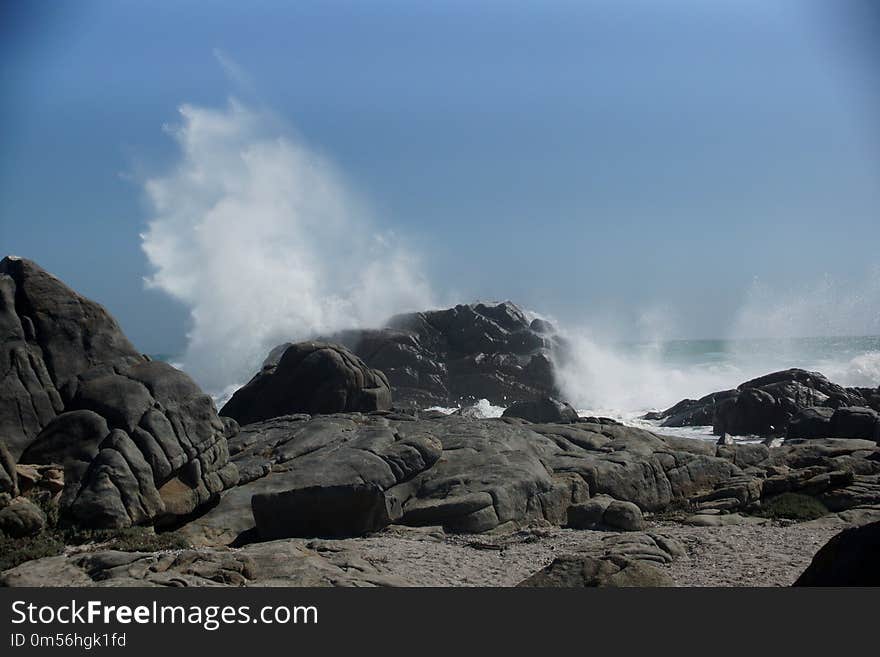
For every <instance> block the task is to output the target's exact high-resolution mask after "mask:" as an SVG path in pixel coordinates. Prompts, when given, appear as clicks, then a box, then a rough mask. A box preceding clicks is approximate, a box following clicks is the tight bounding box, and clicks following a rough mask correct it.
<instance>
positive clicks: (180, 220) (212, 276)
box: [141, 101, 434, 394]
mask: <svg viewBox="0 0 880 657" xmlns="http://www.w3.org/2000/svg"><path fill="white" fill-rule="evenodd" d="M180 115H181V124H180V125H179V126H177V127H173V128H170V129H168V132H169V133H170V134H171V135H172V136H173V138H174V139H175V141H176V143H177V145H178V147H179V159H178V161H177V162H176V164H175V165H174V166H173V167H172V168H171V169H170V170H169V171H167V172H166V173H165V174H163V175H161V176H157V177H155V178H152V179H150V180H147V181H145V182H144V188H145V191H146V194H147V198H148V201H149V203H150V206H151V208H152V217H151V218H150V220H149V222H148V227H147V230H146V231H145V232H144V233H143V235H142V236H141V237H142V246H143V249H144V252H145V253H146V255H147V258H148V259H149V262H150V264H151V266H152V267H153V275H152V276H151V277H150V278H149V280H148V284H149V285H150V286H152V287H155V288H158V289H161V290H163V291H165V292H167V293H168V294H170V295H172V296H173V297H175V298H177V299H179V300H180V301H182V302H183V303H185V304H186V305H187V306H189V308H190V312H191V318H192V327H191V329H190V331H189V334H188V345H187V349H186V352H185V354H184V355H183V357H182V361H183V362H182V364H183V366H184V368H185V369H186V371H187V372H189V373H190V374H191V375H192V376H193V377H194V378H195V379H196V380H197V381H198V382H199V383H200V384H201V385H202V386H203V387H204V388H206V389H207V390H209V391H212V392H214V393H215V394H221V393H222V391H223V390H224V389H225V388H226V387H227V386H229V384H230V382H232V381H241V380H246V379H247V378H248V377H249V376H250V375H252V374H253V373H254V372H255V371H256V370H257V369H258V367H259V364H260V363H261V362H262V359H263V358H264V357H265V356H266V354H267V353H268V351H269V350H270V349H271V348H272V347H273V346H275V345H276V344H278V343H280V342H284V341H289V340H298V339H304V338H308V337H311V336H313V335H315V334H323V333H330V332H334V331H337V330H340V329H345V328H353V327H369V326H376V325H380V324H382V323H383V322H384V320H385V319H386V318H387V317H389V316H390V315H392V314H394V313H397V312H404V311H410V310H422V309H424V308H427V307H431V306H433V305H434V304H433V301H432V298H431V293H430V290H429V286H428V284H427V282H426V279H425V277H424V276H423V275H422V273H421V270H420V267H419V264H418V260H417V258H416V257H415V256H414V254H413V251H412V249H411V248H408V247H407V246H406V245H404V244H402V243H400V241H399V240H398V239H397V238H396V237H395V236H394V235H393V234H392V233H390V232H388V231H386V230H383V229H382V228H381V227H379V226H377V225H376V224H375V223H374V222H373V221H372V220H371V219H370V217H369V213H368V212H367V211H366V210H365V208H364V207H363V204H361V203H360V202H359V201H358V200H357V199H355V198H354V197H353V195H352V194H351V192H350V191H349V188H348V185H346V183H345V181H344V180H343V177H342V175H341V174H340V173H339V172H338V171H336V170H335V169H334V167H333V166H332V165H331V164H330V163H329V162H328V161H327V160H326V159H325V158H323V157H322V156H321V155H319V154H317V153H315V152H314V151H313V150H311V149H309V148H307V147H306V146H305V145H303V143H301V142H300V141H299V140H297V139H295V138H294V137H292V136H291V135H290V134H288V133H287V132H286V131H284V130H283V129H280V128H279V126H278V123H277V121H275V120H274V119H273V118H272V117H271V116H269V115H268V114H266V113H263V112H259V111H255V110H253V109H250V108H248V107H245V106H244V105H242V104H241V103H238V102H235V101H231V102H230V103H229V105H228V107H226V108H222V109H212V108H205V107H195V106H192V105H184V106H183V107H181V109H180Z"/></svg>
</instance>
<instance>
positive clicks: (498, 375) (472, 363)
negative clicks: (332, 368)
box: [327, 302, 565, 407]
mask: <svg viewBox="0 0 880 657" xmlns="http://www.w3.org/2000/svg"><path fill="white" fill-rule="evenodd" d="M327 340H328V341H330V342H338V343H340V344H344V345H346V346H347V347H348V348H350V349H351V350H352V351H354V352H355V353H356V354H357V355H358V356H360V357H361V358H363V359H364V361H365V362H366V363H367V365H369V366H370V367H374V368H377V369H380V370H382V371H383V372H384V373H385V374H386V375H387V376H388V380H389V382H390V383H391V386H392V387H393V391H394V399H395V400H396V402H397V403H405V404H414V405H417V406H421V407H427V406H457V405H459V404H461V403H468V402H470V401H474V400H477V399H487V400H489V401H490V402H491V403H492V404H495V405H504V406H507V405H509V404H510V403H511V402H514V401H522V400H529V399H536V398H539V397H542V396H552V395H554V394H556V384H555V380H554V374H553V365H552V361H551V357H550V355H551V351H556V350H564V348H565V345H564V342H563V341H562V340H561V339H560V338H559V337H558V336H556V335H554V333H553V327H552V325H550V324H549V323H548V322H545V321H543V320H533V321H532V322H529V320H528V318H527V317H526V315H525V313H524V312H523V311H522V310H521V309H520V308H518V307H517V306H515V305H514V304H512V303H510V302H504V303H499V304H482V303H478V304H471V305H459V306H455V307H454V308H449V309H447V310H435V311H428V312H422V313H411V314H404V315H398V316H396V317H394V318H392V319H391V320H390V321H389V322H388V326H387V328H384V329H379V330H365V331H346V332H343V333H339V334H336V335H333V336H330V337H328V338H327ZM560 357H564V356H563V355H562V354H560Z"/></svg>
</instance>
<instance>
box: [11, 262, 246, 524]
mask: <svg viewBox="0 0 880 657" xmlns="http://www.w3.org/2000/svg"><path fill="white" fill-rule="evenodd" d="M0 329H2V338H0V340H2V343H0V371H3V372H6V374H5V378H4V379H2V381H0V432H2V435H3V436H4V439H5V442H6V444H7V447H8V448H9V453H10V455H11V457H13V458H17V459H18V463H19V467H22V466H29V465H36V466H40V467H45V468H48V469H49V470H51V471H53V472H56V471H57V470H58V468H63V471H64V476H63V477H55V476H54V475H53V478H51V480H50V479H47V480H46V483H47V485H49V486H51V485H54V483H55V482H58V483H59V484H60V483H61V482H62V481H63V485H64V491H63V494H62V495H61V499H60V504H61V512H62V517H63V519H64V520H65V521H69V522H73V523H76V524H80V525H84V526H89V527H125V526H129V525H132V524H143V523H150V522H154V521H157V520H162V519H164V518H169V517H174V516H178V515H187V514H189V513H191V512H192V511H194V510H195V509H196V508H197V507H199V506H200V505H202V504H204V503H205V502H207V501H209V500H210V499H212V498H213V497H214V496H215V495H216V494H217V493H219V492H220V491H221V490H223V489H224V488H227V487H228V486H229V485H231V484H233V483H235V481H237V478H238V475H237V470H236V469H235V466H233V465H231V464H229V463H228V453H227V448H226V438H225V434H224V427H223V424H222V423H221V422H220V419H219V418H218V416H217V413H216V410H215V409H214V405H213V402H212V401H211V398H210V397H208V396H207V395H204V394H202V392H201V390H200V389H199V388H198V386H197V385H196V384H195V383H194V382H193V381H192V380H191V379H190V378H189V377H188V376H186V375H185V374H183V373H182V372H179V371H178V370H175V369H174V368H173V367H171V366H170V365H167V364H166V363H160V362H152V361H150V360H149V359H148V358H146V357H145V356H142V355H141V354H139V353H138V352H137V351H136V350H135V349H134V347H133V346H132V345H131V343H130V342H129V341H128V339H127V338H126V337H125V335H124V334H123V333H122V331H121V329H120V328H119V325H118V324H117V323H116V321H115V320H114V319H113V318H112V317H111V316H110V315H109V314H108V313H107V311H106V310H104V308H102V307H101V306H99V305H98V304H96V303H94V302H92V301H90V300H88V299H85V298H83V297H81V296H79V295H78V294H76V293H75V292H74V291H73V290H71V289H70V288H68V287H67V286H66V285H64V284H63V283H62V282H61V281H59V280H58V279H57V278H55V277H54V276H52V275H51V274H48V273H47V272H45V271H43V270H42V269H40V268H39V267H38V266H37V265H36V264H34V263H32V262H30V261H27V260H22V259H19V258H6V259H4V260H3V261H2V262H0ZM56 465H57V466H58V468H56V467H55V466H56Z"/></svg>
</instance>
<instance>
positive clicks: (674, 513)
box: [650, 497, 697, 521]
mask: <svg viewBox="0 0 880 657" xmlns="http://www.w3.org/2000/svg"><path fill="white" fill-rule="evenodd" d="M696 512H697V507H696V506H694V505H693V504H692V503H691V501H690V500H688V499H685V498H682V497H677V498H675V499H673V500H672V501H671V502H670V503H669V504H667V505H666V506H665V507H663V509H662V510H660V511H656V512H655V513H653V514H651V516H650V519H651V520H658V521H675V520H681V519H682V518H686V517H687V516H690V515H693V514H694V513H696Z"/></svg>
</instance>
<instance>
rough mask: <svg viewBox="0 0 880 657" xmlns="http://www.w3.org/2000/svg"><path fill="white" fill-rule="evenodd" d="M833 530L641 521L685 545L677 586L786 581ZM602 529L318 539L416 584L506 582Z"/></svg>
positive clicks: (673, 569) (590, 546)
mask: <svg viewBox="0 0 880 657" xmlns="http://www.w3.org/2000/svg"><path fill="white" fill-rule="evenodd" d="M840 530H841V528H840V527H839V526H828V525H822V524H816V523H801V524H780V523H768V524H764V525H736V526H729V527H691V526H687V525H682V524H678V523H674V522H650V523H649V526H648V531H650V532H654V533H658V534H663V535H665V536H668V537H670V538H674V539H676V540H677V541H678V542H679V543H680V544H681V545H682V547H683V548H684V549H685V551H686V553H687V554H686V556H684V557H679V558H678V559H676V560H675V561H674V562H673V563H672V564H669V565H667V566H665V568H667V569H668V572H669V574H670V575H671V576H672V578H673V579H674V580H675V582H676V583H677V584H678V585H679V586H789V585H791V584H792V583H793V582H794V580H795V579H797V577H798V575H800V573H801V572H803V570H804V569H805V568H806V567H807V565H808V564H809V563H810V560H811V559H812V557H813V555H814V554H815V553H816V551H818V550H819V548H820V547H822V545H824V544H825V543H826V542H827V541H828V540H829V539H830V538H831V537H832V536H834V535H835V534H836V533H838V532H839V531H840ZM603 536H607V533H605V532H600V531H585V530H572V529H556V528H552V529H546V528H539V529H532V530H525V531H520V532H516V533H513V534H506V535H500V536H486V535H483V536H462V535H444V534H443V532H442V531H438V530H436V529H432V528H424V529H412V528H403V527H400V528H398V527H392V528H389V529H387V530H386V531H384V532H383V533H381V534H378V535H374V536H371V537H367V538H358V539H347V540H341V541H325V542H322V543H325V544H326V547H328V548H332V547H336V546H338V547H345V548H348V549H353V550H355V551H356V552H357V553H358V554H360V555H361V556H362V557H363V558H364V559H366V560H367V561H369V562H372V563H374V564H375V565H377V566H379V567H380V568H382V569H383V570H385V571H387V572H388V573H389V574H393V575H396V576H399V577H401V578H403V579H405V580H407V581H409V582H410V583H411V584H413V585H415V586H513V585H515V584H517V583H518V582H520V581H522V580H523V579H525V578H526V577H528V576H529V575H531V574H532V573H534V572H536V571H537V570H540V569H541V568H542V567H543V566H545V565H546V564H548V563H550V562H551V561H552V560H553V559H554V557H556V556H557V555H559V554H565V553H571V552H584V551H587V552H590V551H594V550H596V549H597V548H598V547H599V545H600V544H601V541H602V537H603Z"/></svg>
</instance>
